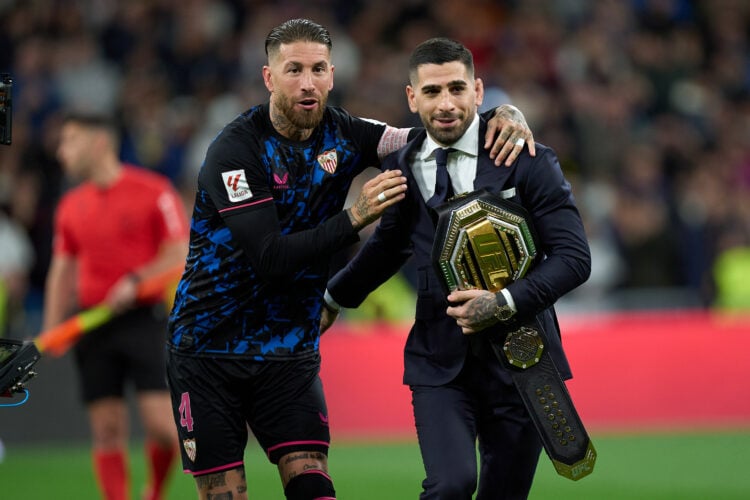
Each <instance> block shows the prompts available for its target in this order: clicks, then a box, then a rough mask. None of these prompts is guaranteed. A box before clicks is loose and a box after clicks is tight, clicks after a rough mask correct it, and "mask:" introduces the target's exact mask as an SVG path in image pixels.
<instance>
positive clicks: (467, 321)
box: [447, 290, 497, 334]
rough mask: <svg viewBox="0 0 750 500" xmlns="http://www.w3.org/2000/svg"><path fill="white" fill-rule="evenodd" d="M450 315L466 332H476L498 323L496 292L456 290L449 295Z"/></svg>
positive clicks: (448, 310) (448, 311)
mask: <svg viewBox="0 0 750 500" xmlns="http://www.w3.org/2000/svg"><path fill="white" fill-rule="evenodd" d="M448 302H450V303H451V304H459V305H455V306H449V307H448V309H447V313H448V316H450V317H451V318H453V319H455V320H456V324H457V325H458V326H460V327H461V331H463V333H465V334H470V333H476V332H478V331H480V330H484V329H485V328H487V327H488V326H492V325H494V324H495V323H497V318H496V317H495V311H496V310H497V300H496V299H495V294H494V293H492V292H488V291H487V290H456V291H454V292H451V294H450V295H448Z"/></svg>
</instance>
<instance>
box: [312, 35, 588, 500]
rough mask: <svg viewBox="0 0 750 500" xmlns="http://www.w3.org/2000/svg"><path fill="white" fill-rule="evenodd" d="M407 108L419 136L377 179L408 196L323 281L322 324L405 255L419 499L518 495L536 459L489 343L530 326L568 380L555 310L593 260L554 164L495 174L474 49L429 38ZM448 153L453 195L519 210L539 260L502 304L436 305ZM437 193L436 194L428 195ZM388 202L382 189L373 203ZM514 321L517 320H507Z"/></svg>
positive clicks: (417, 61) (471, 293) (547, 159)
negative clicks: (438, 204) (484, 196)
mask: <svg viewBox="0 0 750 500" xmlns="http://www.w3.org/2000/svg"><path fill="white" fill-rule="evenodd" d="M409 72H410V74H409V76H410V85H408V86H407V87H406V94H407V98H408V101H409V107H410V109H411V110H412V112H415V113H419V116H420V118H421V120H422V123H423V124H424V127H425V129H426V132H422V133H421V134H419V135H418V136H417V137H415V138H414V139H413V140H412V141H410V142H409V143H408V144H407V145H406V146H405V147H404V148H402V149H401V150H399V151H397V152H396V153H393V154H391V155H390V156H389V157H387V158H386V160H385V162H384V164H383V168H384V169H400V170H402V171H403V172H404V175H405V176H406V177H407V185H408V190H407V197H406V199H405V200H403V201H402V202H400V203H398V204H396V205H394V206H392V207H389V208H388V209H387V210H386V211H385V212H384V214H383V217H382V220H381V222H380V224H379V226H378V227H377V229H376V230H375V233H374V234H373V235H372V236H371V237H370V238H369V239H368V241H367V242H366V243H365V245H364V246H363V247H362V249H361V250H360V251H359V252H358V254H357V255H356V256H355V257H354V259H353V260H352V261H351V262H349V264H348V265H347V266H346V267H345V268H344V269H343V270H341V271H340V272H339V273H338V274H336V276H334V278H333V279H332V280H331V281H330V282H329V284H328V290H327V291H326V301H327V303H328V307H329V311H328V313H327V314H325V315H324V318H323V323H322V328H327V327H328V326H330V324H331V322H332V321H333V320H334V319H335V317H336V311H337V309H338V307H357V306H358V305H359V304H360V303H361V302H362V301H363V300H364V299H365V297H366V296H367V295H368V294H369V293H370V292H371V291H373V290H374V289H375V288H377V287H378V286H379V285H380V284H381V283H383V282H385V281H386V280H387V279H388V278H389V277H390V276H391V275H392V274H393V273H395V272H397V271H398V269H399V268H400V267H401V265H402V264H403V263H404V262H405V260H406V259H407V258H408V257H409V256H411V255H413V257H414V259H415V262H414V264H415V266H416V268H417V270H418V281H419V282H418V290H417V295H418V296H417V306H416V314H415V323H414V325H413V327H412V329H411V332H410V334H409V337H408V340H407V341H406V347H405V353H404V365H405V373H404V383H405V384H408V385H409V387H410V388H411V391H412V404H413V406H414V419H415V423H416V428H417V435H418V439H419V446H420V450H421V453H422V459H423V461H424V466H425V471H426V478H425V479H424V481H423V482H422V487H423V492H422V494H421V497H420V498H422V499H433V498H435V499H438V498H439V499H443V500H445V499H471V498H472V495H473V493H474V491H475V490H477V463H476V457H477V448H476V447H477V441H478V446H479V462H480V465H479V485H478V490H477V496H476V498H477V500H498V499H504V498H507V499H510V498H513V499H516V498H526V497H527V496H528V493H529V490H530V488H531V484H532V480H533V476H534V472H535V469H536V465H537V462H538V460H539V455H540V451H541V449H542V444H541V441H540V439H539V437H538V434H537V432H536V430H535V428H534V424H533V422H532V420H531V418H530V417H529V415H528V413H527V411H526V409H525V407H524V405H523V402H522V401H521V398H520V397H519V395H518V392H517V390H516V388H515V386H514V385H513V382H512V379H511V377H510V374H509V372H508V370H507V369H506V368H505V367H504V366H503V365H502V364H501V363H500V362H499V361H498V359H497V358H496V357H495V356H494V354H493V351H492V348H491V347H490V345H489V340H488V339H489V336H490V335H494V336H496V337H497V336H498V335H500V336H501V338H504V336H505V333H507V331H508V330H509V324H508V322H510V321H513V320H514V319H515V320H521V319H529V320H531V319H534V317H536V319H537V320H538V321H539V322H540V323H541V325H542V326H543V327H544V332H543V334H544V336H545V339H544V340H545V346H546V348H547V349H548V350H549V352H550V355H551V356H552V359H553V360H554V362H555V364H556V365H557V368H558V370H559V372H560V374H561V376H562V377H563V378H564V379H568V378H570V377H571V376H572V375H571V372H570V367H569V365H568V363H567V360H566V358H565V354H564V352H563V349H562V343H561V339H560V331H559V327H558V324H557V319H556V316H555V312H554V309H553V304H554V303H555V301H557V299H559V298H560V297H561V296H562V295H564V294H565V293H567V292H569V291H570V290H572V289H574V288H575V287H577V286H578V285H580V284H582V283H583V282H584V281H586V279H587V278H588V276H589V273H590V264H591V262H590V252H589V247H588V243H587V241H586V235H585V232H584V228H583V224H582V222H581V218H580V215H579V213H578V210H577V208H576V206H575V203H574V199H573V195H572V192H571V187H570V184H569V183H568V182H567V181H566V180H565V178H564V177H563V174H562V172H561V170H560V165H559V163H558V161H557V158H556V156H555V153H554V152H553V151H552V150H551V149H550V148H548V147H546V146H544V145H542V144H536V145H535V146H536V156H535V157H532V156H530V155H529V153H528V151H527V149H526V148H524V151H523V152H522V153H521V155H520V156H519V157H518V159H517V160H516V161H515V162H514V163H513V165H511V167H510V168H496V167H495V166H494V165H493V162H492V160H491V159H490V158H489V156H488V154H487V152H486V151H485V150H484V149H483V148H481V147H480V145H479V139H480V137H482V134H484V131H485V129H486V123H485V122H484V120H483V119H482V118H481V116H480V115H478V114H477V108H478V106H479V105H480V104H481V103H482V97H483V86H482V81H481V80H480V79H479V78H475V77H474V64H473V58H472V55H471V52H470V51H469V50H467V49H466V48H465V47H464V46H463V45H461V44H460V43H458V42H455V41H452V40H448V39H444V38H438V39H431V40H428V41H426V42H424V43H422V44H420V45H419V46H418V47H417V48H416V49H415V50H414V52H413V53H412V55H411V59H410V62H409ZM439 148H451V149H450V150H449V151H450V153H449V154H448V160H447V170H448V173H449V175H450V184H449V187H448V188H447V189H448V190H449V193H450V191H452V192H454V193H463V192H470V191H474V190H477V189H481V188H486V189H488V190H490V191H491V192H493V193H495V194H497V195H499V196H501V197H503V198H506V199H508V200H510V201H513V202H516V203H518V204H520V205H522V206H523V207H524V208H525V209H526V211H527V212H528V213H529V214H530V217H531V223H532V225H533V226H534V227H535V228H536V233H537V241H536V243H537V245H538V249H539V253H540V257H538V260H540V261H539V262H538V263H537V264H536V265H535V267H533V268H532V269H531V270H530V271H529V272H528V273H527V274H526V275H525V276H524V277H523V278H521V279H518V280H516V281H515V282H513V283H511V284H510V285H508V286H507V287H506V288H504V289H502V290H501V291H500V292H498V293H492V292H489V291H485V290H461V291H454V292H452V293H451V294H450V295H448V296H447V297H446V295H445V292H444V291H443V287H442V285H441V282H440V279H441V278H440V277H439V276H438V274H437V273H436V272H435V270H434V266H433V262H432V258H431V252H432V247H433V242H434V239H435V225H434V214H433V213H432V212H433V211H432V208H431V207H430V206H429V205H431V204H433V202H435V201H436V200H434V199H433V196H435V195H436V190H437V191H441V190H443V189H444V188H439V187H437V186H436V179H437V177H439V176H438V174H437V166H436V160H435V152H436V150H437V149H439ZM438 194H440V193H438ZM388 196H389V193H388V192H387V191H386V192H385V193H384V194H383V196H382V197H381V199H385V198H387V197H388ZM514 317H515V318H514Z"/></svg>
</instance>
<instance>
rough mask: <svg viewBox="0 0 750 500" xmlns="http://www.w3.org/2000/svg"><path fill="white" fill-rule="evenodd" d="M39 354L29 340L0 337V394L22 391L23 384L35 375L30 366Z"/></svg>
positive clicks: (8, 395)
mask: <svg viewBox="0 0 750 500" xmlns="http://www.w3.org/2000/svg"><path fill="white" fill-rule="evenodd" d="M41 356H42V355H41V353H40V352H39V350H38V349H37V347H36V345H35V344H34V342H32V341H30V340H27V341H20V340H12V339H0V396H3V397H10V396H11V395H12V394H13V393H14V392H21V391H23V389H24V384H25V383H26V382H27V381H28V380H29V379H31V378H32V377H34V376H35V375H36V372H34V371H32V368H33V367H34V364H36V362H37V361H39V358H41Z"/></svg>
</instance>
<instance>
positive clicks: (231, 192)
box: [221, 169, 253, 203]
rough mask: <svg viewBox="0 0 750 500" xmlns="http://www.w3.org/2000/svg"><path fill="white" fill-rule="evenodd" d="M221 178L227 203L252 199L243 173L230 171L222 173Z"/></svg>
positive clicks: (242, 171)
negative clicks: (227, 198) (225, 191)
mask: <svg viewBox="0 0 750 500" xmlns="http://www.w3.org/2000/svg"><path fill="white" fill-rule="evenodd" d="M221 178H222V180H223V181H224V189H226V190H227V196H228V197H229V201H231V202H232V203H236V202H238V201H243V200H247V199H249V198H252V197H253V193H252V191H250V184H249V183H248V182H247V177H245V171H244V170H242V169H240V170H230V171H229V172H222V173H221Z"/></svg>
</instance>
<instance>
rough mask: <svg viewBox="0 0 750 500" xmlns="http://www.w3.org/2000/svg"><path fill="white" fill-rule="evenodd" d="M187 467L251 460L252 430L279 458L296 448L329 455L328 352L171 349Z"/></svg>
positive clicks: (201, 470) (214, 467)
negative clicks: (274, 355) (253, 355)
mask: <svg viewBox="0 0 750 500" xmlns="http://www.w3.org/2000/svg"><path fill="white" fill-rule="evenodd" d="M167 357H168V364H167V377H168V381H169V386H170V388H171V393H172V407H173V408H174V417H175V422H177V424H178V425H177V428H178V435H179V442H180V445H181V446H180V448H181V454H182V464H183V469H184V471H185V472H186V473H189V474H193V475H195V476H199V475H203V474H211V473H216V472H221V471H223V470H228V469H234V468H236V467H240V466H243V463H244V462H243V458H244V453H245V446H246V444H247V439H248V433H247V428H248V426H249V427H250V430H251V431H252V432H253V435H254V436H255V438H256V439H257V441H258V443H259V444H260V446H261V447H262V448H263V450H264V451H265V452H266V455H267V456H268V459H269V460H270V461H271V463H274V464H277V463H278V462H279V459H280V458H281V457H283V456H284V455H286V454H287V453H291V452H294V451H301V450H304V451H319V452H321V453H325V454H328V446H329V443H330V433H329V429H328V410H327V408H326V404H325V398H324V396H323V387H322V382H321V380H320V377H319V372H320V354H319V353H314V354H313V355H311V356H310V357H304V358H296V359H290V360H279V361H272V362H269V361H263V362H257V361H251V360H247V359H236V358H223V357H219V358H215V357H192V356H184V355H181V354H179V353H176V352H173V351H170V352H168V353H167Z"/></svg>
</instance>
